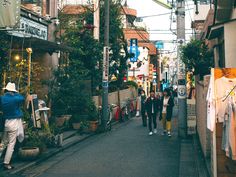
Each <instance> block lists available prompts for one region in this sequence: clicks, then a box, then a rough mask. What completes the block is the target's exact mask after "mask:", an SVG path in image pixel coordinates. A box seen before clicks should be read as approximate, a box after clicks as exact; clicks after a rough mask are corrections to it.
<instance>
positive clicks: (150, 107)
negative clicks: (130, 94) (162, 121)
mask: <svg viewBox="0 0 236 177" xmlns="http://www.w3.org/2000/svg"><path fill="white" fill-rule="evenodd" d="M145 108H146V113H147V116H148V126H149V135H152V134H153V133H157V113H158V111H159V110H160V100H159V99H158V98H156V97H155V92H154V91H153V90H152V91H151V92H150V97H149V98H148V99H147V101H146V104H145ZM152 124H153V125H154V131H153V132H152Z"/></svg>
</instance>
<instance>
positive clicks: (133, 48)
mask: <svg viewBox="0 0 236 177" xmlns="http://www.w3.org/2000/svg"><path fill="white" fill-rule="evenodd" d="M129 52H130V53H131V54H133V56H132V57H131V58H130V61H131V62H137V60H138V56H139V54H140V52H139V50H138V40H137V39H130V50H129Z"/></svg>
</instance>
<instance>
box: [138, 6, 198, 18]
mask: <svg viewBox="0 0 236 177" xmlns="http://www.w3.org/2000/svg"><path fill="white" fill-rule="evenodd" d="M193 9H194V8H187V9H186V10H185V11H190V10H193ZM163 15H171V12H167V13H163V14H154V15H145V16H140V17H137V18H149V17H159V16H163Z"/></svg>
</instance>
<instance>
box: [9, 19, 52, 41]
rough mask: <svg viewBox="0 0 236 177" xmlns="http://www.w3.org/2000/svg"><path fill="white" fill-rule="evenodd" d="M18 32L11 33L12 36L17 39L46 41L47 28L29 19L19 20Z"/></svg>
mask: <svg viewBox="0 0 236 177" xmlns="http://www.w3.org/2000/svg"><path fill="white" fill-rule="evenodd" d="M20 29H21V30H20V31H13V32H12V35H14V36H19V37H35V38H39V39H43V40H47V39H48V27H47V26H46V25H43V24H40V23H37V22H35V21H33V20H31V19H28V18H25V17H21V18H20Z"/></svg>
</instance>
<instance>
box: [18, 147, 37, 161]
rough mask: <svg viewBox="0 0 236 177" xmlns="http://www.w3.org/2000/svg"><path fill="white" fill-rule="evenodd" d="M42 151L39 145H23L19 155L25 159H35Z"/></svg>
mask: <svg viewBox="0 0 236 177" xmlns="http://www.w3.org/2000/svg"><path fill="white" fill-rule="evenodd" d="M39 153H40V151H39V148H38V147H22V148H20V149H19V152H18V155H19V157H20V158H21V159H23V160H34V159H36V158H37V157H38V155H39Z"/></svg>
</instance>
